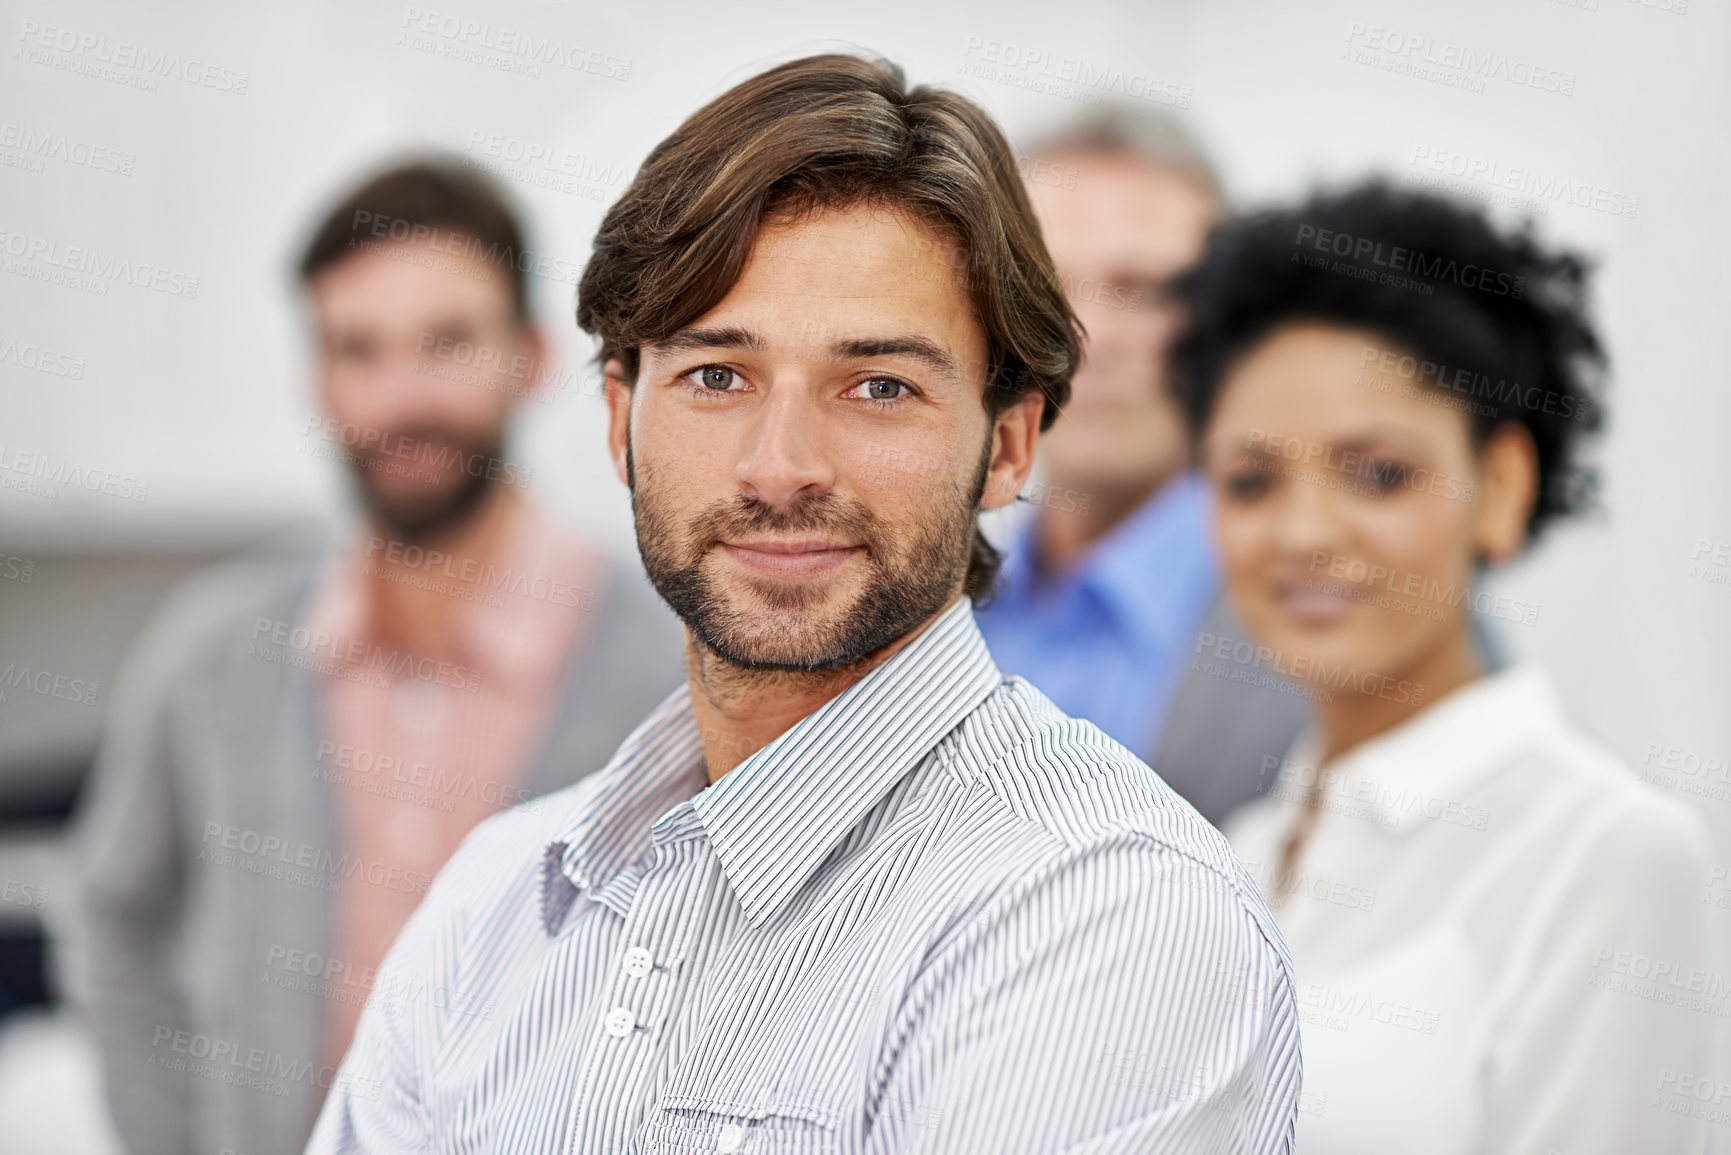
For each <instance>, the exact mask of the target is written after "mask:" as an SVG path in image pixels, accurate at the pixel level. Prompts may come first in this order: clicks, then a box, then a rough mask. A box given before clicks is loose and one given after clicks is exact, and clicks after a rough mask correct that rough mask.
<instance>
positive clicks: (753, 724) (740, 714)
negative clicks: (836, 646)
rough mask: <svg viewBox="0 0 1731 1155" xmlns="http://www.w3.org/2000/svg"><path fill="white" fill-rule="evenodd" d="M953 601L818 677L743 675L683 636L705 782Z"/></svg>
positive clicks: (869, 667) (879, 660)
mask: <svg viewBox="0 0 1731 1155" xmlns="http://www.w3.org/2000/svg"><path fill="white" fill-rule="evenodd" d="M959 596H960V595H958V597H959ZM956 600H957V599H956V598H951V599H950V600H949V601H947V602H945V603H944V606H943V608H942V609H940V610H938V611H937V612H936V613H934V614H933V615H932V616H931V617H929V618H927V619H926V620H925V621H923V622H921V623H920V624H919V625H917V626H915V627H914V628H913V629H911V630H909V631H908V632H907V633H905V634H903V635H902V636H901V637H899V638H897V639H896V640H895V641H893V642H891V643H890V644H889V645H887V646H885V647H883V649H881V650H878V651H877V652H876V653H874V654H870V655H868V656H867V657H864V658H861V659H859V660H858V661H857V662H853V663H850V664H849V665H846V666H842V667H840V668H838V669H834V670H822V671H818V672H816V673H805V672H802V671H798V670H748V669H744V668H743V667H740V666H736V665H733V664H732V663H731V662H728V661H726V660H725V659H723V658H721V657H720V656H719V655H717V654H716V653H715V652H714V651H713V650H711V649H709V648H708V647H706V646H704V645H703V644H702V643H701V642H699V641H698V640H697V639H696V638H695V637H693V636H692V634H691V631H690V630H689V629H688V630H686V631H685V678H686V681H687V682H688V683H689V685H690V686H691V713H692V716H693V717H694V718H695V720H696V722H697V732H698V735H699V737H701V738H702V740H703V758H704V762H705V763H706V764H707V767H708V771H709V781H710V782H712V783H714V782H719V781H721V779H722V776H723V775H725V774H727V773H728V772H729V771H730V770H732V769H733V768H734V767H735V766H738V765H739V764H740V763H741V762H743V761H745V760H746V759H747V758H749V757H751V756H752V755H753V754H755V753H757V752H758V751H759V750H761V749H763V748H764V747H765V746H767V745H769V744H770V743H771V742H773V741H775V739H777V738H779V737H780V736H781V735H782V734H784V733H786V732H787V731H788V730H790V729H792V728H793V726H794V724H795V723H796V722H798V721H799V720H800V719H801V718H804V717H805V716H806V715H807V714H810V713H812V712H813V711H814V710H816V709H817V708H818V707H820V706H822V705H823V704H824V703H826V702H828V701H830V700H832V699H833V698H835V697H837V696H838V695H839V694H841V692H842V691H844V690H846V689H847V688H848V687H849V686H851V685H853V684H854V683H855V682H857V681H859V680H860V679H861V678H863V677H865V676H866V675H867V674H869V673H871V672H872V671H873V670H875V669H877V668H878V667H879V666H881V665H883V664H884V663H885V662H886V661H888V660H889V659H890V658H891V657H892V656H894V655H895V654H896V652H897V651H899V650H900V649H901V648H902V647H903V646H905V645H907V644H908V643H909V642H910V641H912V640H913V639H914V638H915V637H916V636H918V635H919V634H920V633H921V631H923V630H924V629H925V628H926V627H927V626H929V625H931V624H932V623H933V622H934V621H936V620H937V619H938V618H940V617H942V616H943V615H944V612H945V611H946V610H948V609H949V608H950V607H951V606H953V605H955V604H956Z"/></svg>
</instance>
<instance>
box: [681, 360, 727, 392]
mask: <svg viewBox="0 0 1731 1155" xmlns="http://www.w3.org/2000/svg"><path fill="white" fill-rule="evenodd" d="M738 376H739V374H737V373H735V372H734V371H733V370H732V369H729V368H728V367H727V366H726V365H705V366H704V367H703V368H701V369H694V370H692V371H691V372H690V373H687V374H686V375H685V379H686V380H688V381H690V382H691V383H692V384H694V385H697V386H700V387H702V388H704V389H709V390H712V391H714V392H716V393H725V392H727V391H728V390H729V389H731V388H732V387H733V383H734V381H735V379H737V378H738Z"/></svg>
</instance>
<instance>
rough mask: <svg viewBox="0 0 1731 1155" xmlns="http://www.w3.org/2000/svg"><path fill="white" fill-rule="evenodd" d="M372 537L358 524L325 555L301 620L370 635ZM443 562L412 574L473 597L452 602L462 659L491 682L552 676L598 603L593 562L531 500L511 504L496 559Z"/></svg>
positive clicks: (346, 635)
mask: <svg viewBox="0 0 1731 1155" xmlns="http://www.w3.org/2000/svg"><path fill="white" fill-rule="evenodd" d="M374 535H375V531H373V530H371V529H370V528H368V527H367V526H366V525H365V524H360V525H357V527H356V528H355V530H354V532H353V533H352V535H351V537H350V539H349V541H348V543H347V544H346V546H345V547H344V548H342V549H339V550H337V551H336V552H335V553H334V554H333V555H332V556H330V557H329V558H328V559H327V562H326V564H325V566H324V572H323V573H322V575H321V577H320V579H319V581H318V583H317V587H316V589H315V591H314V594H313V597H312V599H311V601H310V603H309V606H308V609H307V611H306V613H305V616H304V621H305V624H306V625H307V626H308V627H309V628H310V629H313V630H314V631H315V632H322V633H323V634H324V635H325V636H328V637H331V638H338V639H343V640H345V641H347V640H350V639H355V640H361V641H366V640H369V639H370V638H371V637H372V617H371V611H370V606H369V601H368V584H367V583H368V581H369V580H370V574H371V573H372V571H373V569H374V568H375V567H376V565H377V561H376V560H375V559H370V558H369V557H368V556H367V553H368V544H367V543H368V542H369V541H374V540H377V538H376V536H374ZM447 568H449V570H450V572H445V571H444V570H443V569H441V568H440V567H438V566H433V565H429V566H428V567H427V569H426V571H425V573H424V574H420V575H415V576H421V577H424V578H425V579H426V580H427V581H429V582H435V583H441V584H443V585H446V586H448V587H450V588H451V589H453V590H461V591H465V592H468V593H471V594H473V595H474V596H473V597H472V598H469V599H466V600H461V601H457V600H453V610H454V611H455V613H456V615H457V626H458V630H459V634H460V641H459V644H460V646H461V648H462V651H463V661H464V663H465V664H468V665H472V666H473V667H475V668H476V669H479V670H480V671H481V672H482V676H483V678H484V679H485V680H486V682H487V683H488V684H489V685H501V686H511V687H521V688H525V689H527V688H528V687H531V686H534V685H536V684H539V683H541V682H544V681H546V680H548V679H550V678H551V677H553V676H554V675H555V674H556V673H557V672H558V669H559V667H560V666H561V664H562V663H563V661H564V659H565V657H566V655H567V653H568V652H569V649H570V647H569V645H568V644H567V643H568V642H569V641H570V640H571V635H572V632H573V630H574V629H575V628H576V626H577V625H578V624H579V622H580V621H582V617H581V615H582V614H583V613H584V612H585V611H587V610H591V609H593V607H594V604H595V589H594V586H595V582H596V580H597V579H598V577H599V574H598V572H597V571H598V568H599V567H598V565H597V563H596V562H595V560H594V558H593V557H592V556H591V555H590V554H589V552H588V551H587V550H586V549H584V548H583V546H582V545H581V544H579V543H578V542H577V540H576V539H575V538H574V537H572V536H571V535H569V534H568V533H566V532H565V531H564V530H563V529H562V528H561V527H560V526H559V525H557V524H556V523H555V522H554V521H553V520H552V519H551V518H549V517H548V516H546V515H545V514H543V513H542V512H540V510H539V509H537V508H536V507H534V506H532V505H530V504H529V503H527V502H522V503H520V504H519V506H518V508H516V509H514V510H513V512H512V516H511V518H510V521H509V522H508V524H507V527H506V530H505V534H504V537H503V540H502V542H501V548H500V550H499V553H498V560H497V561H496V562H490V563H488V564H487V565H486V566H485V567H478V566H477V567H475V568H473V570H472V571H471V570H464V569H461V568H460V565H459V563H456V562H452V563H450V565H449V566H448V567H447Z"/></svg>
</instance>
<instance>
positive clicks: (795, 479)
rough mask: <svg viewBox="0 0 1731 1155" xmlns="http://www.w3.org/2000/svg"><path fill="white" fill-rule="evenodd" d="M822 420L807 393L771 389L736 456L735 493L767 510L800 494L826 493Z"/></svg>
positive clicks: (831, 480) (829, 464)
mask: <svg viewBox="0 0 1731 1155" xmlns="http://www.w3.org/2000/svg"><path fill="white" fill-rule="evenodd" d="M823 421H824V414H823V411H822V406H821V405H820V404H819V403H818V402H817V401H816V400H815V399H814V398H813V397H812V396H811V395H810V393H809V391H807V390H803V389H800V388H797V387H788V386H784V387H782V388H780V389H771V390H770V391H769V394H768V396H767V397H766V398H765V399H764V402H763V404H762V405H760V406H759V407H758V408H757V412H756V413H755V414H754V419H753V422H752V424H751V426H750V431H749V433H748V438H747V441H746V444H745V445H744V446H743V448H742V451H741V454H740V459H739V466H738V470H737V474H736V476H737V478H738V481H739V487H740V489H741V490H742V491H743V492H744V493H746V494H748V495H749V496H751V497H755V498H757V499H758V500H759V501H762V502H764V503H765V504H768V505H772V506H780V505H786V504H788V503H789V502H791V501H793V499H794V498H795V497H797V496H798V495H799V494H801V493H803V492H807V491H810V492H813V493H826V492H828V491H829V489H830V488H831V487H832V486H833V485H834V484H835V462H834V460H833V458H832V457H831V455H830V453H829V452H828V446H829V444H830V438H829V437H828V435H827V430H825V428H824V427H823Z"/></svg>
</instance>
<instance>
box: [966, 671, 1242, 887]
mask: <svg viewBox="0 0 1731 1155" xmlns="http://www.w3.org/2000/svg"><path fill="white" fill-rule="evenodd" d="M947 753H948V754H949V756H950V757H951V759H952V761H953V763H954V764H955V765H956V766H957V768H958V770H959V772H960V773H961V774H962V775H963V776H965V777H968V778H971V779H972V780H974V781H975V782H977V783H978V784H979V786H980V787H982V788H984V789H985V790H987V791H990V792H991V793H992V794H993V795H994V797H995V798H996V800H997V803H998V805H1000V806H1001V807H1003V808H1005V809H1006V810H1008V811H1009V812H1011V813H1012V814H1014V816H1015V817H1016V818H1017V819H1019V820H1021V822H1022V823H1023V824H1024V829H1025V831H1026V832H1027V836H1028V837H1030V838H1033V839H1038V840H1043V841H1045V842H1046V843H1047V844H1048V847H1049V853H1051V854H1054V855H1058V854H1062V855H1071V854H1074V853H1076V852H1078V851H1088V850H1098V851H1101V852H1105V851H1107V850H1108V849H1110V848H1117V849H1119V850H1126V849H1129V850H1131V851H1132V852H1133V851H1134V850H1135V849H1140V851H1141V852H1142V853H1147V854H1153V855H1156V856H1173V855H1176V856H1178V857H1179V858H1182V859H1185V860H1188V861H1189V862H1191V863H1193V864H1194V865H1195V866H1196V867H1199V868H1201V869H1202V870H1203V871H1205V872H1208V873H1210V874H1212V875H1214V876H1216V877H1218V878H1219V879H1220V881H1221V882H1222V883H1224V884H1225V885H1226V886H1227V887H1228V888H1230V889H1238V888H1239V887H1240V886H1241V885H1242V882H1243V874H1242V868H1241V867H1240V865H1239V863H1238V860H1237V858H1236V857H1235V856H1234V855H1233V854H1232V851H1231V848H1230V847H1229V846H1228V845H1227V842H1226V839H1225V838H1224V837H1223V836H1222V835H1221V834H1220V832H1219V831H1218V830H1216V829H1215V828H1214V827H1213V826H1212V825H1210V824H1209V823H1208V821H1207V820H1206V819H1204V818H1203V817H1202V816H1201V815H1200V814H1199V813H1197V811H1196V809H1195V808H1194V807H1193V806H1191V805H1190V804H1189V803H1188V802H1186V801H1185V800H1184V799H1183V798H1182V797H1180V796H1179V794H1178V793H1177V792H1176V791H1174V790H1173V789H1172V788H1171V787H1170V786H1168V785H1167V784H1166V783H1165V781H1163V780H1162V779H1161V777H1160V776H1159V774H1157V773H1156V772H1155V771H1154V769H1153V768H1152V767H1150V766H1149V765H1148V763H1147V762H1145V761H1143V760H1142V759H1141V758H1139V757H1138V756H1137V755H1136V754H1135V753H1134V752H1133V751H1131V750H1130V749H1129V748H1128V747H1126V746H1124V745H1123V744H1122V743H1120V742H1117V741H1116V740H1114V739H1113V738H1112V737H1110V736H1109V735H1108V734H1106V733H1105V731H1103V730H1101V729H1100V728H1099V727H1098V726H1096V725H1095V724H1094V723H1092V722H1090V721H1088V720H1087V719H1085V718H1076V717H1072V716H1071V715H1069V714H1066V713H1064V712H1063V711H1062V710H1061V709H1059V708H1058V707H1057V705H1055V704H1054V703H1053V702H1052V701H1051V699H1049V698H1047V697H1046V696H1045V695H1044V694H1043V693H1041V692H1040V690H1039V689H1038V688H1037V687H1035V686H1034V685H1033V684H1031V683H1030V682H1028V681H1027V680H1025V679H1023V678H1020V677H1012V678H1007V679H1005V681H1004V684H1003V685H1002V686H1001V687H1000V688H999V689H998V690H997V691H995V692H994V693H993V694H992V695H991V697H989V698H988V699H987V700H986V701H985V702H984V703H983V704H982V706H981V708H980V709H978V710H976V711H975V712H974V713H973V714H972V715H971V716H970V717H969V718H968V719H967V720H966V721H965V722H964V723H963V725H962V726H961V727H960V728H959V729H958V732H957V733H956V734H955V735H953V736H952V740H951V742H950V744H949V746H948V748H947Z"/></svg>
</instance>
